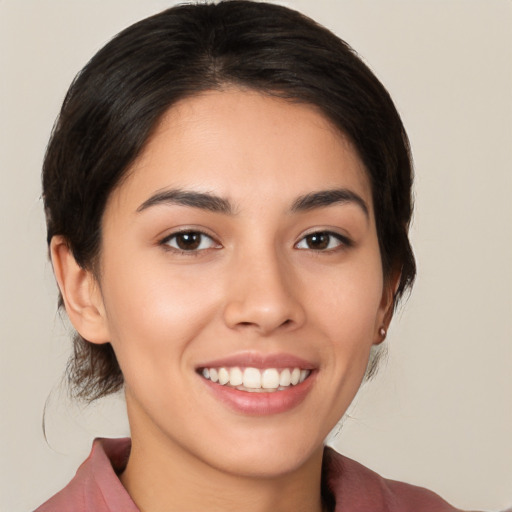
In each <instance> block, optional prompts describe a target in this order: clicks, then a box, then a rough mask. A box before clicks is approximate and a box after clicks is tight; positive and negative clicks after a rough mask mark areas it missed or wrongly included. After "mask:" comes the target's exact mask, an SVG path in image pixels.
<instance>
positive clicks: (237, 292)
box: [100, 89, 390, 476]
mask: <svg viewBox="0 0 512 512" xmlns="http://www.w3.org/2000/svg"><path fill="white" fill-rule="evenodd" d="M100 266H101V269H100V275H101V277H100V289H101V300H102V307H103V309H104V322H105V325H106V327H107V329H108V333H109V336H110V339H111V343H112V345H113V347H114V350H115V352H116V355H117V357H118V360H119V363H120V366H121V368H122V371H123V374H124V377H125V382H126V399H127V405H128V411H129V416H130V423H131V428H132V435H133V437H134V439H153V440H155V439H156V440H158V443H159V444H160V446H162V447H164V448H163V449H164V450H165V447H167V448H169V450H171V451H173V452H174V453H181V454H183V455H185V456H186V457H189V458H190V457H192V459H193V460H195V461H197V462H201V463H206V464H208V465H209V466H211V467H215V468H220V469H222V470H224V471H229V472H231V473H233V472H234V473H238V474H246V475H259V476H262V475H266V476H271V475H276V474H283V473H285V472H288V471H290V470H292V469H293V468H297V467H300V465H301V464H303V463H305V462H306V461H307V460H308V458H311V457H312V456H313V455H315V454H318V453H319V451H320V450H321V449H322V444H323V441H324V439H325V437H326V435H327V434H328V433H329V431H330V430H331V429H332V428H333V427H334V425H335V424H336V422H337V421H338V420H339V419H340V417H341V416H342V415H343V413H344V412H345V410H346V409H347V407H348V405H349V404H350V402H351V400H352V398H353V397H354V395H355V393H356V391H357V389H358V388H359V385H360V383H361V380H362V378H363V376H364V373H365V369H366V365H367V362H368V357H369V352H370V348H371V346H372V344H374V343H377V342H378V341H380V338H379V334H378V331H379V327H381V325H382V324H383V322H384V316H385V313H386V311H387V309H388V307H389V306H390V301H389V300H388V299H387V298H388V295H389V294H388V293H387V292H386V291H385V289H384V286H383V276H382V267H381V259H380V253H379V246H378V241H377V233H376V228H375V222H374V213H373V205H372V195H371V189H370V184H369V181H368V178H367V175H366V172H365V169H364V167H363V164H362V163H361V161H360V159H359V157H358V155H357V153H356V151H355V150H354V148H353V146H352V145H351V144H350V143H349V142H348V141H347V140H346V139H345V138H344V137H343V136H342V135H340V133H339V132H337V131H336V129H335V128H334V127H333V126H332V125H331V124H330V123H329V122H328V121H327V120H326V119H325V117H324V116H322V115H321V114H320V113H319V112H318V110H316V109H315V108H313V107H311V106H308V105H301V104H297V103H295V104H293V103H290V102H286V101H284V100H281V99H276V98H272V97H268V96H264V95H261V94H258V93H256V92H247V91H240V90H237V89H232V90H227V91H223V92H208V93H205V94H202V95H198V96H195V97H192V98H189V99H186V100H183V101H182V102H180V103H178V104H177V105H176V106H174V107H172V108H171V109H170V110H169V111H168V112H167V113H166V115H165V116H164V118H163V119H162V121H161V123H160V125H159V126H158V129H157V130H156V131H155V133H154V135H153V137H152V138H151V139H150V141H149V142H148V144H147V146H146V147H145V149H144V151H143V152H142V154H141V155H140V157H139V158H138V159H137V161H136V162H135V164H134V165H133V167H132V169H131V171H130V173H129V175H128V177H127V179H126V180H125V181H123V182H122V184H121V185H120V186H119V187H118V188H117V189H116V190H115V191H114V192H113V193H112V195H111V197H110V199H109V202H108V204H107V208H106V210H105V214H104V218H103V238H102V249H101V260H100ZM297 378H299V382H298V383H297V382H296V379H297ZM216 379H220V382H219V381H217V382H214V381H215V380H216ZM226 379H230V380H228V381H227V382H226ZM303 379H304V380H303ZM221 382H222V383H221ZM294 382H295V385H294V384H293V383H294ZM261 386H263V387H262V388H261ZM276 388H277V389H276Z"/></svg>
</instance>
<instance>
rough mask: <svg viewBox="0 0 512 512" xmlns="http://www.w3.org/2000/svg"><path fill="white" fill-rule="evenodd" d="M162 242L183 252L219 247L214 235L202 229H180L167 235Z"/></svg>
mask: <svg viewBox="0 0 512 512" xmlns="http://www.w3.org/2000/svg"><path fill="white" fill-rule="evenodd" d="M161 243H162V245H166V246H168V247H171V248H172V249H176V250H178V251H181V252H196V251H203V250H205V249H213V248H216V247H219V244H218V243H217V242H215V240H213V238H212V237H210V236H208V235H206V234H205V233H202V232H201V231H180V232H179V233H174V234H173V235H170V236H168V237H166V238H165V239H164V240H162V242H161Z"/></svg>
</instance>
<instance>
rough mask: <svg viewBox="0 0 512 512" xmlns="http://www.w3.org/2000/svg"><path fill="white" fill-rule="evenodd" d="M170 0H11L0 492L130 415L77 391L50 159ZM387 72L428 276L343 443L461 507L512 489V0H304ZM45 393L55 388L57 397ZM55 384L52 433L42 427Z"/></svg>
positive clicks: (501, 501) (3, 123)
mask: <svg viewBox="0 0 512 512" xmlns="http://www.w3.org/2000/svg"><path fill="white" fill-rule="evenodd" d="M171 3H172V2H169V1H163V0H144V1H142V0H138V1H136V0H87V1H86V0H82V1H70V0H60V1H58V0H10V1H9V0H3V1H1V0H0V109H1V110H0V178H1V181H0V184H1V186H0V229H1V246H0V247H1V248H0V258H1V259H0V272H1V283H2V285H1V292H0V301H1V302H0V336H1V343H0V351H1V353H0V393H1V409H0V410H1V413H0V437H1V440H2V442H1V445H0V510H2V511H9V512H16V511H22V510H30V509H31V508H34V507H35V506H36V505H38V504H39V503H40V502H42V501H43V500H45V499H46V498H48V497H49V495H50V494H52V493H54V492H56V491H57V490H58V489H60V488H61V487H62V486H63V485H64V484H65V483H66V482H67V481H68V479H69V478H71V476H72V475H73V474H74V471H75V469H76V467H77V465H78V464H79V462H81V460H83V458H84V457H85V456H86V454H87V453H88V451H89V445H90V441H91V439H92V438H93V437H95V436H98V435H102V436H109V435H124V434H126V433H127V426H126V421H125V419H124V416H123V405H122V400H121V399H119V398H117V399H116V398H114V399H111V400H109V401H106V402H104V403H102V404H99V405H98V406H95V407H91V408H85V409H84V408H80V407H77V406H76V405H73V404H72V403H70V402H69V401H67V400H66V397H65V394H64V391H63V390H62V387H61V386H59V384H60V378H61V375H62V372H63V369H64V367H65V361H66V359H67V355H68V350H69V345H70V344H69V342H68V340H67V335H66V331H65V329H64V328H63V327H62V324H61V321H60V319H59V317H58V315H57V314H56V312H55V300H56V290H55V286H54V284H53V278H52V273H51V268H50V266H49V264H48V263H47V262H46V248H45V239H44V238H45V234H44V220H43V216H42V205H41V200H40V188H39V175H40V166H41V160H42V156H43V152H44V147H45V144H46V141H47V138H48V135H49V132H50V128H51V125H52V123H53V119H54V118H55V116H56V114H57V111H58V108H59V105H60V102H61V101H62V99H63V95H64V93H65V90H66V89H67V86H68V85H69V83H70V81H71V79H72V77H73V76H74V74H75V73H76V72H77V71H78V70H79V69H80V68H81V67H82V66H83V65H84V64H85V62H86V60H87V59H88V58H89V57H90V56H92V54H93V52H94V51H96V50H97V49H99V48H100V46H102V45H103V44H104V43H105V42H106V40H107V39H108V38H109V37H110V36H112V35H113V34H114V33H116V32H117V31H119V30H120V29H121V28H124V27H125V26H126V25H127V24H129V23H131V22H133V21H135V20H137V19H139V18H141V17H143V16H145V15H148V14H151V13H154V12H156V11H158V10H161V9H163V8H164V7H166V6H168V5H171ZM286 4H287V5H291V6H295V7H297V8H299V9H300V10H302V11H304V12H306V13H307V14H310V15H311V16H313V17H314V18H316V19H318V20H319V21H320V22H322V23H323V24H325V25H326V26H327V27H329V28H331V29H333V30H334V31H335V32H336V33H338V34H339V35H340V36H341V37H342V38H344V39H346V40H347V41H348V42H349V43H351V44H352V45H353V46H354V47H355V48H356V49H357V50H358V52H359V53H360V54H361V55H362V56H363V58H364V59H365V60H366V61H367V62H368V63H369V65H370V66H371V67H372V68H373V69H374V71H375V72H376V73H377V75H378V76H379V77H380V78H381V80H382V81H383V82H384V83H385V84H386V86H387V87H388V88H389V90H390V92H391V95H392V96H393V97H394V99H395V101H396V104H397V106H398V108H399V110H400V112H401V114H402V116H403V120H404V123H405V125H406V127H407V128H408V131H409V134H410V137H411V141H412V146H413V151H414V156H415V162H416V173H417V178H416V195H417V206H416V214H415V222H414V227H413V233H412V238H413V243H414V247H415V250H416V255H417V259H418V266H419V277H418V281H417V284H416V287H415V290H414V292H413V295H412V297H411V299H410V300H409V302H408V304H407V305H406V307H405V308H403V310H402V312H401V313H400V314H399V315H397V317H396V318H395V321H394V323H393V325H392V328H391V331H390V334H389V337H388V344H389V352H390V356H389V360H388V363H387V365H386V366H385V367H383V368H382V370H381V372H380V374H379V375H378V376H377V378H376V380H375V381H374V382H372V383H371V384H370V385H368V386H367V387H366V388H365V389H364V390H363V391H362V393H361V394H360V396H359V397H358V399H357V401H356V405H355V406H354V407H353V408H352V411H351V413H350V417H349V418H348V419H347V420H346V421H345V424H344V427H343V429H342V432H341V433H340V434H339V436H337V437H336V438H335V439H334V441H333V442H334V443H335V445H336V446H337V447H338V448H339V449H340V450H341V451H343V452H344V453H346V454H347V455H349V456H351V457H354V458H357V459H358V460H360V461H361V462H363V463H365V464H366V465H368V466H370V467H372V468H374V469H375V470H377V471H378V472H380V473H381V474H383V475H385V476H388V477H392V478H396V479H401V480H406V481H409V482H413V483H417V484H420V485H423V486H426V487H429V488H431V489H433V490H435V491H436V492H438V493H440V494H441V495H443V496H444V497H445V498H446V499H448V500H449V501H451V502H453V504H455V505H457V506H459V507H461V508H467V509H469V508H475V509H485V510H499V509H502V508H505V507H506V506H510V505H512V229H511V227H510V224H511V221H512V201H511V195H512V170H511V162H512V2H510V1H508V0H480V1H478V0H465V1H464V0H462V1H457V0H444V1H443V0H430V1H429V0H423V1H422V0H416V1H414V0H409V1H403V0H402V1H398V0H385V1H384V0H380V1H378V0H374V1H372V2H368V1H357V0H346V1H345V0H339V1H335V0H331V1H328V0H296V1H289V2H286ZM47 399H48V400H47ZM45 402H47V408H46V411H47V412H46V423H47V437H48V443H47V442H46V441H45V438H44V436H43V432H42V428H41V420H42V414H43V407H44V406H45Z"/></svg>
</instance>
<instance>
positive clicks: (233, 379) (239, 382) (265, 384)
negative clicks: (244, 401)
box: [200, 366, 311, 393]
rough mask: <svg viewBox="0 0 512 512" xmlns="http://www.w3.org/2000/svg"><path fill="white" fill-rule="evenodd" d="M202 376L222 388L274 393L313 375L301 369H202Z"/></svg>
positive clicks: (236, 367) (235, 367)
mask: <svg viewBox="0 0 512 512" xmlns="http://www.w3.org/2000/svg"><path fill="white" fill-rule="evenodd" d="M200 373H201V375H202V376H203V377H204V378H205V379H207V380H209V381H211V382H214V383H216V384H220V385H221V386H226V387H232V388H235V389H237V390H239V391H248V392H253V393H254V392H256V393H272V392H276V391H285V390H287V389H289V388H290V387H291V386H296V385H297V384H301V383H302V382H304V381H305V380H306V379H307V378H308V377H309V375H310V374H311V371H310V370H304V369H301V368H297V367H294V368H284V369H281V370H279V369H277V368H264V369H259V368H252V367H247V368H244V369H241V368H240V367H238V366H234V367H224V366H222V367H217V368H214V367H212V368H202V369H201V370H200Z"/></svg>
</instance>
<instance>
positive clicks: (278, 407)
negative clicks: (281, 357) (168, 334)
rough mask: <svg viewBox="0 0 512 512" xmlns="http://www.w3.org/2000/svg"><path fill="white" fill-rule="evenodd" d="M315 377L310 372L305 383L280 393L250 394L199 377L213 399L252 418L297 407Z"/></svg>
mask: <svg viewBox="0 0 512 512" xmlns="http://www.w3.org/2000/svg"><path fill="white" fill-rule="evenodd" d="M315 377H316V372H312V373H311V374H310V375H309V376H308V378H307V379H306V380H305V381H303V382H301V383H300V384H297V385H296V386H290V387H289V388H287V389H284V390H282V391H274V392H270V393H265V392H253V393H251V392H249V391H241V390H239V389H236V388H232V387H229V386H222V385H221V384H216V383H214V382H212V381H211V380H208V379H205V378H204V377H201V376H200V378H201V379H202V380H203V382H204V383H205V384H206V386H208V389H209V390H210V391H211V393H213V395H214V396H215V398H217V399H218V400H220V401H221V402H223V403H224V404H226V405H227V406H228V407H230V408H231V409H233V410H234V411H236V412H239V413H243V414H248V415H254V416H263V415H270V414H279V413H283V412H286V411H289V410H291V409H293V408H294V407H297V406H298V405H299V404H300V403H301V402H302V401H303V400H304V399H305V398H306V396H307V395H308V393H309V391H310V390H311V387H312V386H313V382H314V379H315Z"/></svg>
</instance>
